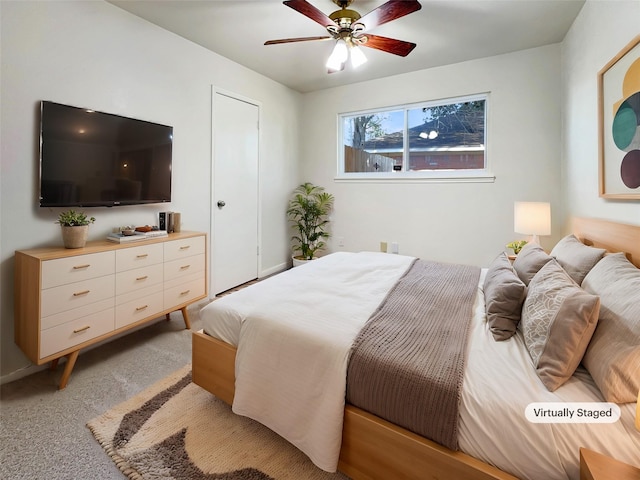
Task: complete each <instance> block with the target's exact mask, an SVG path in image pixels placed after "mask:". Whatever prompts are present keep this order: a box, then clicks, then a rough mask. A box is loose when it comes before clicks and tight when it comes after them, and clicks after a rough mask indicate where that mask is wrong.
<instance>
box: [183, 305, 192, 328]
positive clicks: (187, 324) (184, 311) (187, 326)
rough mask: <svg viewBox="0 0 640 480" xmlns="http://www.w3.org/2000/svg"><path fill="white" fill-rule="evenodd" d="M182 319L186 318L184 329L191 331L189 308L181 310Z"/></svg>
mask: <svg viewBox="0 0 640 480" xmlns="http://www.w3.org/2000/svg"><path fill="white" fill-rule="evenodd" d="M181 312H182V317H183V318H184V327H185V328H186V329H187V330H191V321H190V320H189V314H188V313H187V307H182V309H181Z"/></svg>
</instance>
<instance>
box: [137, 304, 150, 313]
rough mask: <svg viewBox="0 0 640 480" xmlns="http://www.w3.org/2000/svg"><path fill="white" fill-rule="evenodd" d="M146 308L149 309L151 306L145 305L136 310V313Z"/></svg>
mask: <svg viewBox="0 0 640 480" xmlns="http://www.w3.org/2000/svg"><path fill="white" fill-rule="evenodd" d="M145 308H149V305H143V306H141V307H138V308H136V312H139V311H141V310H144V309H145Z"/></svg>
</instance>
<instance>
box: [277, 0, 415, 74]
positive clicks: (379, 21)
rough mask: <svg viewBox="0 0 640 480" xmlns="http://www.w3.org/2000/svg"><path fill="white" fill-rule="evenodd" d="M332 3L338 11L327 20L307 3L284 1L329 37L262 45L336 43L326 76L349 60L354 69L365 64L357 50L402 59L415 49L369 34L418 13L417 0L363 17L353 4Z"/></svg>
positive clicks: (394, 1) (396, 0) (393, 1)
mask: <svg viewBox="0 0 640 480" xmlns="http://www.w3.org/2000/svg"><path fill="white" fill-rule="evenodd" d="M332 1H333V3H335V4H336V5H338V6H339V7H340V10H336V11H335V12H333V13H331V14H330V15H329V16H327V15H325V14H324V13H322V12H321V11H320V10H318V9H317V8H316V7H314V6H313V5H311V4H310V3H309V2H307V1H306V0H286V1H284V2H283V3H284V4H285V5H286V6H287V7H290V8H293V9H294V10H296V11H297V12H300V13H301V14H303V15H304V16H306V17H308V18H310V19H311V20H313V21H314V22H316V23H319V24H320V25H322V26H323V27H325V28H326V29H327V32H328V33H329V36H319V37H300V38H284V39H281V40H269V41H267V42H265V45H276V44H280V43H291V42H307V41H312V40H336V44H335V47H334V49H333V52H332V53H331V56H330V57H329V59H328V60H327V68H328V70H329V73H333V72H338V71H341V70H343V69H344V67H345V64H346V62H347V59H348V58H349V57H351V63H352V65H353V66H354V67H358V66H359V65H361V64H363V63H364V62H366V61H367V58H366V57H365V55H364V53H363V52H362V50H361V49H360V48H359V47H369V48H374V49H376V50H382V51H383V52H388V53H392V54H394V55H399V56H401V57H406V56H407V55H409V53H410V52H411V50H413V49H414V48H415V47H416V44H415V43H411V42H405V41H404V40H396V39H395V38H388V37H382V36H379V35H372V34H370V33H368V31H369V30H371V29H372V28H374V27H377V26H379V25H383V24H385V23H387V22H390V21H392V20H395V19H397V18H400V17H404V16H405V15H408V14H410V13H413V12H416V11H418V10H420V9H421V8H422V5H420V2H418V1H417V0H389V1H388V2H386V3H384V4H382V5H380V6H379V7H378V8H376V9H375V10H372V11H371V12H369V13H367V14H366V15H364V16H360V14H359V13H358V12H356V11H355V10H350V9H348V8H347V7H348V6H349V5H350V4H351V2H352V1H353V0H332Z"/></svg>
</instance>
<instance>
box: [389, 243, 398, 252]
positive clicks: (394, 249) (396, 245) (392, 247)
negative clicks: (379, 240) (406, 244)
mask: <svg viewBox="0 0 640 480" xmlns="http://www.w3.org/2000/svg"><path fill="white" fill-rule="evenodd" d="M398 251H399V248H398V242H391V253H398Z"/></svg>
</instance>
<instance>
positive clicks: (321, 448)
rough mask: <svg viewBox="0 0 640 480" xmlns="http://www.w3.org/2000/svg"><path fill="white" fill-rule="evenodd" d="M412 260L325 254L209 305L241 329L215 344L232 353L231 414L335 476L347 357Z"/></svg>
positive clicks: (381, 254)
mask: <svg viewBox="0 0 640 480" xmlns="http://www.w3.org/2000/svg"><path fill="white" fill-rule="evenodd" d="M413 260H414V258H413V257H407V256H401V255H387V254H383V253H372V252H362V253H358V254H349V253H335V254H333V255H329V256H326V257H324V258H322V259H319V260H316V261H314V262H312V263H309V264H306V265H303V266H300V267H297V268H294V269H292V270H289V271H287V272H284V273H283V274H280V275H278V276H276V277H273V278H270V279H268V281H265V282H263V283H261V284H258V285H255V287H256V288H251V287H250V288H247V289H245V290H241V291H240V292H237V293H234V294H233V295H231V296H229V297H225V298H222V299H221V300H218V301H216V302H213V303H212V304H211V306H212V308H216V307H221V308H222V310H223V311H224V314H225V315H227V317H230V318H227V320H229V322H228V323H229V324H233V323H234V321H238V320H239V321H240V322H241V328H240V331H239V335H238V338H237V339H236V338H235V335H236V334H237V329H236V332H232V330H233V328H229V331H228V332H227V334H228V336H226V338H221V339H222V340H225V341H227V342H231V343H234V344H236V345H238V352H237V356H236V372H235V373H236V385H235V387H236V389H235V397H234V400H233V411H234V412H235V413H237V414H239V415H244V416H247V417H250V418H253V419H254V420H257V421H258V422H260V423H262V424H263V425H266V426H267V427H269V428H270V429H272V430H273V431H275V432H276V433H278V434H279V435H281V436H282V437H284V438H285V439H287V440H288V441H289V442H291V443H292V444H293V445H295V446H296V447H298V448H299V449H300V450H302V451H303V452H304V453H305V454H306V455H307V456H308V457H309V458H310V459H311V460H312V461H313V463H314V464H316V465H317V466H318V467H320V468H322V469H323V470H326V471H329V472H334V471H336V468H337V465H338V457H339V454H340V446H341V442H342V420H343V415H344V398H345V390H346V377H347V360H348V356H349V349H350V347H351V344H352V343H353V340H354V339H355V337H356V335H357V334H358V332H359V331H360V329H361V328H362V326H363V325H364V323H365V322H366V321H367V320H368V318H369V317H370V316H371V314H372V313H373V312H374V310H375V309H376V308H377V307H378V305H380V303H381V302H382V301H383V300H384V298H385V297H386V294H387V292H388V291H389V290H390V289H391V287H393V285H394V284H395V283H396V282H397V281H398V280H399V279H400V277H401V276H402V275H403V274H404V273H405V272H406V271H407V269H408V268H409V266H410V265H411V263H412V262H413ZM328 279H329V281H327V280H328ZM227 299H228V300H227ZM223 303H224V304H226V305H220V304H223ZM234 317H235V318H234ZM267 320H268V321H267ZM236 325H237V323H236ZM205 331H206V329H205ZM234 340H237V341H234Z"/></svg>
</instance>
